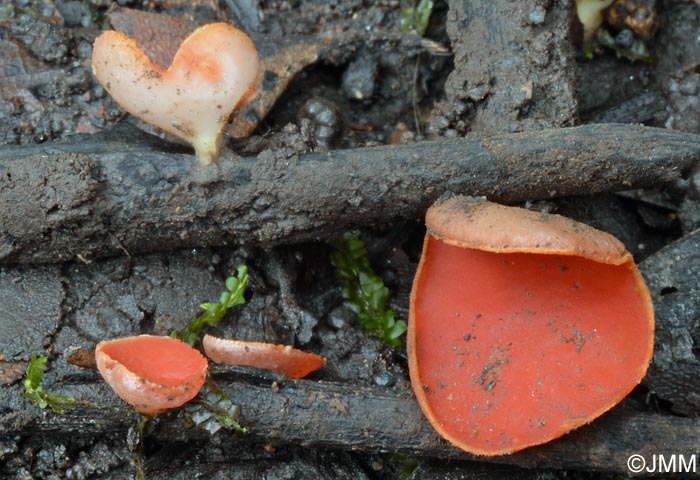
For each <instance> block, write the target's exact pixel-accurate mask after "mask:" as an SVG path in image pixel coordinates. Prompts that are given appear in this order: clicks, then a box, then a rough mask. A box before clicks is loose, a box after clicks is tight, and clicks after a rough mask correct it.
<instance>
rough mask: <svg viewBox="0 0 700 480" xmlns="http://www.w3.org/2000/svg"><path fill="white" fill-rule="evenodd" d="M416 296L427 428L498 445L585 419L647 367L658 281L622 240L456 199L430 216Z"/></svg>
mask: <svg viewBox="0 0 700 480" xmlns="http://www.w3.org/2000/svg"><path fill="white" fill-rule="evenodd" d="M426 225H427V228H428V232H427V235H426V238H425V243H424V245H423V255H422V258H421V260H420V264H419V266H418V272H417V273H416V278H415V281H414V284H413V290H412V293H411V304H410V316H409V326H408V342H407V343H408V345H407V349H408V355H409V370H410V376H411V384H412V385H413V390H414V392H415V394H416V397H417V399H418V402H419V404H420V406H421V409H422V410H423V413H424V414H425V415H426V417H427V418H428V420H429V421H430V423H431V424H432V426H433V427H434V428H435V429H436V430H437V431H438V432H439V433H440V434H441V435H442V436H443V437H444V438H445V439H447V440H448V441H449V442H451V443H452V444H454V445H456V446H457V447H459V448H461V449H463V450H466V451H468V452H471V453H473V454H476V455H502V454H508V453H512V452H515V451H517V450H521V449H524V448H526V447H529V446H532V445H538V444H542V443H545V442H548V441H550V440H552V439H555V438H557V437H560V436H561V435H563V434H565V433H567V432H569V431H570V430H572V429H575V428H577V427H579V426H581V425H584V424H586V423H589V422H590V421H592V420H593V419H595V418H596V417H598V416H600V415H601V414H603V413H604V412H606V411H607V410H609V409H610V408H612V407H613V406H614V405H616V404H617V403H618V402H620V401H621V400H622V399H623V398H624V397H625V396H626V395H627V394H628V393H629V392H630V391H631V390H632V389H633V388H634V387H635V386H636V385H637V384H638V383H639V382H640V381H641V380H642V378H643V377H644V375H645V373H646V370H647V367H648V365H649V362H650V361H651V357H652V353H653V345H654V312H653V306H652V303H651V297H650V295H649V291H648V289H647V287H646V285H645V283H644V280H643V278H642V276H641V275H640V273H639V271H638V270H637V267H636V265H635V264H634V261H633V259H632V256H631V254H630V253H629V252H627V250H626V249H625V248H624V246H623V245H622V243H621V242H619V241H618V240H617V239H616V238H614V237H613V236H611V235H609V234H607V233H604V232H601V231H598V230H596V229H594V228H592V227H589V226H587V225H584V224H581V223H578V222H574V221H573V220H569V219H566V218H564V217H561V216H559V215H550V214H544V213H537V212H532V211H529V210H524V209H521V208H515V207H505V206H501V205H497V204H494V203H490V202H487V201H485V200H477V199H471V198H465V197H454V198H451V199H449V200H447V201H444V202H439V203H438V204H436V205H434V206H433V207H431V208H430V209H429V210H428V213H427V215H426Z"/></svg>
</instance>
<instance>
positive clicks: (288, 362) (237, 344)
mask: <svg viewBox="0 0 700 480" xmlns="http://www.w3.org/2000/svg"><path fill="white" fill-rule="evenodd" d="M202 347H204V353H206V355H207V357H209V358H210V359H212V360H213V361H214V362H216V363H223V364H225V365H243V366H248V367H255V368H261V369H264V370H272V371H275V372H282V373H284V374H285V375H286V376H288V377H289V378H304V377H305V376H307V375H308V374H309V373H311V372H313V371H314V370H318V369H319V368H321V367H322V366H323V365H325V364H326V359H325V358H323V357H321V356H319V355H316V354H314V353H308V352H303V351H301V350H298V349H296V348H292V347H290V346H288V345H275V344H272V343H262V342H244V341H241V340H227V339H223V338H217V337H212V336H211V335H205V336H204V339H203V340H202Z"/></svg>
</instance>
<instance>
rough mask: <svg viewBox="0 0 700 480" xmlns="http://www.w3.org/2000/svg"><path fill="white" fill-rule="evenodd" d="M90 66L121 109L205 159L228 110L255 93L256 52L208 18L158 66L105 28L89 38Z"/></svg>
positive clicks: (241, 36) (212, 156)
mask: <svg viewBox="0 0 700 480" xmlns="http://www.w3.org/2000/svg"><path fill="white" fill-rule="evenodd" d="M92 69H93V71H94V72H95V76H96V77H97V80H98V81H99V82H100V83H101V84H102V85H103V86H104V87H105V89H106V90H107V91H108V92H109V94H110V95H111V96H112V98H114V100H115V101H116V102H117V103H118V104H119V105H121V107H122V108H123V109H124V110H126V111H127V112H129V113H131V114H132V115H135V116H136V117H138V118H140V119H141V120H143V121H144V122H147V123H150V124H151V125H155V126H156V127H159V128H162V129H163V130H165V131H166V132H168V133H171V134H173V135H176V136H178V137H180V138H182V139H184V140H186V141H187V142H189V143H191V144H192V145H193V146H194V149H195V151H196V152H197V157H198V158H199V160H200V161H201V162H202V164H204V165H208V164H211V163H212V162H214V161H216V158H217V156H218V154H219V146H220V144H221V140H222V138H223V131H224V127H226V125H227V123H228V118H229V115H230V114H231V112H232V111H233V110H236V109H238V108H240V107H241V106H242V105H243V104H245V103H246V102H247V101H248V100H249V99H250V98H251V97H252V96H253V95H255V80H256V78H257V74H258V52H257V50H256V48H255V45H254V44H253V41H252V40H251V39H250V38H249V37H248V36H247V35H246V34H245V33H243V32H241V31H240V30H238V29H237V28H234V27H232V26H230V25H227V24H225V23H212V24H209V25H205V26H203V27H201V28H198V29H197V30H195V31H194V32H193V33H192V34H191V35H190V36H189V37H187V39H185V41H184V42H183V43H182V45H181V46H180V49H179V50H178V51H177V53H176V54H175V57H174V58H173V62H172V64H171V65H170V68H168V69H167V70H163V69H162V68H160V67H158V66H157V65H155V64H154V63H153V62H151V60H150V59H149V58H148V57H147V56H146V54H145V53H143V50H141V48H140V47H139V46H138V45H137V44H136V42H134V41H133V40H132V39H130V38H129V37H127V36H126V35H124V34H122V33H119V32H116V31H113V30H110V31H107V32H104V33H103V34H102V35H100V36H99V37H98V38H97V40H95V46H94V48H93V51H92Z"/></svg>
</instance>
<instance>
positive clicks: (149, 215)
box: [0, 124, 700, 263]
mask: <svg viewBox="0 0 700 480" xmlns="http://www.w3.org/2000/svg"><path fill="white" fill-rule="evenodd" d="M126 136H127V137H129V134H128V133H127V134H126ZM698 156H700V137H698V136H696V135H692V134H688V133H683V132H677V131H669V130H662V129H655V128H649V127H642V126H628V125H615V124H613V125H586V126H581V127H575V128H568V129H553V130H543V131H538V132H530V133H519V134H507V135H495V136H489V137H480V138H467V139H458V140H452V141H446V142H440V143H430V142H425V143H417V144H411V145H397V146H386V147H375V148H362V149H357V150H339V151H333V152H326V153H310V154H305V155H301V156H297V155H291V154H290V155H287V154H285V153H284V152H278V153H276V154H275V153H271V152H269V151H265V152H263V153H261V154H260V155H258V157H257V158H238V159H230V158H226V159H222V161H221V162H220V165H219V166H218V167H214V168H209V169H207V170H204V171H202V170H201V169H200V167H199V165H197V164H196V161H195V160H194V157H193V156H191V155H183V154H176V153H166V152H163V151H157V150H155V149H154V148H153V145H149V144H143V143H138V144H134V139H133V138H128V141H127V139H125V138H124V134H122V137H119V136H118V135H117V138H116V139H115V138H111V139H110V138H102V139H101V140H99V139H98V138H97V137H94V138H91V137H88V138H81V139H79V140H76V141H75V142H73V143H67V144H53V145H39V146H32V147H27V146H24V147H22V148H13V147H3V148H2V149H1V150H0V210H1V211H3V215H2V217H1V218H0V262H4V263H43V262H62V261H67V260H71V259H75V258H78V259H81V260H83V261H89V260H90V259H92V258H96V257H101V256H107V255H122V254H124V252H127V253H131V254H135V253H141V252H152V251H166V250H173V249H178V248H185V247H203V246H219V245H232V244H249V245H250V244H255V245H263V246H271V245H276V244H290V243H295V242H302V241H314V240H322V239H327V238H330V237H333V236H336V235H338V234H340V233H342V232H343V231H346V230H347V229H350V228H355V227H373V226H386V225H387V224H388V223H390V222H394V221H399V220H402V219H418V218H420V217H421V216H422V214H423V213H424V211H425V209H426V208H427V207H428V206H429V205H430V204H431V203H432V202H433V201H434V200H435V199H437V198H438V197H439V196H440V195H442V194H444V193H447V192H451V193H461V194H470V195H485V196H487V197H489V198H490V199H491V200H494V201H498V202H503V203H516V202H522V201H525V200H530V199H542V198H550V197H554V196H564V195H576V194H592V193H596V192H603V191H616V190H623V189H629V188H636V187H657V186H659V185H660V184H665V183H669V182H674V181H677V180H678V179H679V178H680V177H681V176H682V175H683V174H684V173H685V172H686V171H687V170H688V169H689V168H690V166H691V165H692V164H693V162H695V161H696V159H697V158H698Z"/></svg>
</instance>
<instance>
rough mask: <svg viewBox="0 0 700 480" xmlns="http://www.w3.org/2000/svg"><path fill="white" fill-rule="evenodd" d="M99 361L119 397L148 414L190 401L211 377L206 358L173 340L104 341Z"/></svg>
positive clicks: (141, 337) (146, 337) (142, 337)
mask: <svg viewBox="0 0 700 480" xmlns="http://www.w3.org/2000/svg"><path fill="white" fill-rule="evenodd" d="M95 361H96V363H97V369H98V370H99V371H100V374H101V375H102V377H103V378H104V379H105V381H106V382H107V383H108V384H109V386H110V387H112V389H113V390H114V391H115V392H116V393H117V395H119V396H120V397H121V398H122V400H124V401H125V402H127V403H129V404H130V405H133V406H134V407H136V409H137V410H139V411H140V412H141V413H144V414H147V415H156V414H158V413H162V412H164V411H166V410H169V409H171V408H177V407H179V406H181V405H183V404H185V403H187V402H189V401H190V400H192V399H193V398H194V397H195V396H196V395H197V393H198V392H199V390H200V389H201V388H202V385H204V381H205V380H206V378H207V366H208V362H207V360H206V358H204V357H203V356H202V354H201V353H199V352H198V351H197V350H195V349H194V348H192V347H190V346H189V345H187V344H186V343H184V342H182V341H180V340H177V339H175V338H170V337H156V336H153V335H139V336H136V337H125V338H119V339H117V340H109V341H105V342H100V343H99V344H98V345H97V348H96V349H95Z"/></svg>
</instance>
